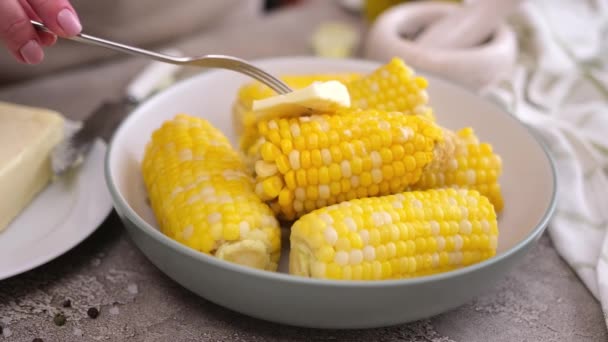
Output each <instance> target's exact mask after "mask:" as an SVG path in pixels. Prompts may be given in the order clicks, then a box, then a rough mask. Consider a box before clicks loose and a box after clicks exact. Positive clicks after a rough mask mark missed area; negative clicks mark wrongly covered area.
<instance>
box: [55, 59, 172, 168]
mask: <svg viewBox="0 0 608 342" xmlns="http://www.w3.org/2000/svg"><path fill="white" fill-rule="evenodd" d="M166 53H168V54H171V55H174V56H178V55H180V53H179V51H175V50H168V51H166ZM180 68H181V67H180V66H178V65H173V64H168V63H162V62H152V63H150V64H149V65H148V66H146V67H145V68H144V69H143V70H142V71H141V72H140V73H139V74H138V75H137V76H135V78H134V79H133V80H132V81H131V82H130V83H129V85H128V86H127V88H126V91H125V95H124V96H123V97H122V98H120V99H118V100H115V101H106V102H103V103H102V104H101V105H100V106H99V107H97V108H96V109H95V110H94V111H93V113H91V115H89V117H88V118H87V119H85V120H84V121H83V122H80V123H76V127H75V129H73V132H71V133H68V134H67V136H66V138H65V139H64V140H63V141H62V142H61V143H59V144H58V145H57V146H56V147H55V148H54V149H53V151H52V154H51V166H52V169H53V173H54V175H55V176H56V177H59V176H62V175H63V174H65V173H66V172H67V171H69V170H71V169H73V168H74V167H76V166H78V165H79V164H80V163H81V162H82V161H83V160H84V158H85V157H86V155H87V153H88V152H89V150H90V149H91V146H92V144H93V142H95V140H97V139H98V138H104V139H109V138H110V136H111V135H112V133H113V132H114V130H115V129H116V128H117V127H118V125H119V124H120V123H121V122H122V120H123V119H124V118H125V117H126V116H127V115H128V114H129V113H130V112H131V111H132V110H133V109H134V108H135V107H136V106H137V105H138V104H140V103H141V102H143V101H144V100H146V99H147V98H148V97H150V96H151V95H152V94H154V93H156V92H157V91H159V90H161V89H163V88H164V87H166V86H168V85H169V84H171V83H172V82H173V81H174V79H175V75H176V74H177V72H178V70H179V69H180Z"/></svg>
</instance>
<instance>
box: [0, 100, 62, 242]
mask: <svg viewBox="0 0 608 342" xmlns="http://www.w3.org/2000/svg"><path fill="white" fill-rule="evenodd" d="M63 137H64V119H63V117H62V116H61V115H60V114H59V113H57V112H54V111H51V110H48V109H42V108H33V107H26V106H21V105H16V104H11V103H6V102H0V232H1V231H2V230H4V229H6V227H7V226H8V225H9V224H10V223H11V222H12V221H13V220H14V219H15V218H16V217H17V216H18V215H19V214H20V213H21V212H22V211H23V210H24V209H25V208H26V207H27V206H28V205H29V204H30V203H31V201H32V200H33V199H34V198H35V197H36V196H37V195H38V194H39V193H40V192H41V191H42V190H43V189H44V188H45V187H46V186H47V185H48V183H49V182H50V180H51V178H52V176H53V172H52V169H51V159H50V155H51V152H52V150H53V148H54V147H55V146H56V145H57V144H58V143H59V142H60V141H61V140H62V139H63Z"/></svg>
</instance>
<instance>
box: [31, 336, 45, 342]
mask: <svg viewBox="0 0 608 342" xmlns="http://www.w3.org/2000/svg"><path fill="white" fill-rule="evenodd" d="M32 342H44V341H43V340H42V339H41V338H40V337H36V338H35V339H33V340H32Z"/></svg>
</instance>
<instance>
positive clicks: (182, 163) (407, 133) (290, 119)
mask: <svg viewBox="0 0 608 342" xmlns="http://www.w3.org/2000/svg"><path fill="white" fill-rule="evenodd" d="M256 64H257V65H259V66H261V67H262V68H264V69H266V70H268V71H270V72H272V73H274V74H276V75H279V76H281V77H282V78H283V79H284V80H285V82H287V83H288V84H289V85H290V86H291V87H292V88H294V89H299V88H305V87H308V86H310V85H312V84H317V83H315V82H324V81H330V80H332V81H333V80H337V81H339V82H341V83H342V84H343V85H344V86H345V87H346V89H347V90H348V94H349V95H350V105H349V106H347V107H345V108H340V109H336V110H331V109H328V110H325V111H317V112H315V111H313V112H307V113H305V114H302V115H298V116H293V115H290V116H287V115H285V116H282V115H280V114H281V113H279V115H274V116H271V117H262V118H260V117H259V116H256V115H255V112H254V111H253V110H252V106H253V104H254V103H255V102H256V101H260V100H263V99H267V98H269V97H272V96H273V95H274V94H273V93H272V91H270V89H268V88H267V87H265V86H263V85H261V84H259V83H257V82H253V81H251V80H250V79H248V78H246V77H244V76H242V75H239V74H236V73H233V72H229V71H221V70H218V71H211V72H206V73H203V74H200V75H198V76H195V77H192V78H190V79H187V80H184V81H182V82H180V83H179V84H176V85H174V86H172V87H171V88H170V89H168V90H166V91H164V92H162V93H160V94H158V95H156V96H155V97H154V98H152V99H150V100H149V101H147V102H146V103H144V104H143V105H141V106H140V107H139V108H138V109H136V110H135V111H134V112H133V113H132V114H131V115H130V116H129V117H128V118H127V119H126V120H125V121H124V122H123V123H122V125H121V127H120V128H119V129H118V130H117V132H116V134H115V135H114V137H113V139H112V142H111V144H110V146H109V149H108V154H107V159H106V180H107V184H108V187H109V189H110V192H111V194H112V197H113V200H114V206H115V208H116V211H117V212H118V214H119V216H120V217H121V219H122V221H123V222H124V224H125V227H126V229H127V231H128V233H129V234H130V236H131V238H132V240H133V241H134V243H135V245H136V246H137V247H138V248H139V249H140V250H141V251H142V252H143V253H144V254H145V255H146V257H147V258H148V259H149V260H150V261H151V262H152V263H153V264H154V265H156V266H157V267H158V268H159V269H160V270H161V271H163V272H164V273H166V274H167V275H168V276H169V277H171V278H172V279H173V280H175V281H176V282H178V283H179V284H181V285H182V286H184V287H185V288H187V289H189V290H191V291H192V292H194V293H196V294H197V295H200V296H202V297H204V298H206V299H208V300H210V301H212V302H215V303H217V304H219V305H222V306H224V307H227V308H229V309H232V310H235V311H237V312H240V313H243V314H246V315H249V316H253V317H257V318H260V319H264V320H268V321H273V322H278V323H282V324H288V325H296V326H302V327H313V328H337V329H351V328H371V327H381V326H389V325H395V324H399V323H404V322H409V321H414V320H418V319H422V318H425V317H429V316H432V315H436V314H439V313H441V312H445V311H447V310H450V309H453V308H455V307H458V306H460V305H462V304H464V303H466V302H467V301H469V300H471V299H472V298H474V297H475V296H476V295H478V294H480V293H482V292H483V291H487V290H489V289H491V288H492V287H493V286H494V285H495V284H496V283H497V282H499V281H501V279H502V278H503V277H504V276H505V275H506V274H507V273H508V272H509V270H510V269H511V268H512V267H514V266H515V265H516V264H517V263H518V262H519V261H520V260H521V259H522V258H523V256H524V255H525V253H526V252H527V251H528V250H529V249H530V247H531V246H532V245H533V244H534V243H535V242H536V241H537V239H538V238H539V237H540V236H541V234H542V232H543V231H544V229H545V227H546V225H547V223H548V221H549V219H550V217H551V215H552V213H553V210H554V207H555V192H556V183H555V171H554V167H553V163H552V161H551V158H550V157H549V155H548V154H547V153H546V149H545V148H544V147H543V144H542V142H541V141H540V140H538V139H537V138H536V137H535V135H534V134H533V133H532V132H531V131H530V130H529V129H528V128H527V127H526V126H525V125H524V124H522V123H521V122H520V121H518V120H517V119H516V118H515V117H513V116H512V115H511V114H509V113H507V112H506V111H505V110H504V109H502V108H500V107H498V106H496V105H494V104H492V103H490V102H489V101H486V100H485V99H483V98H481V97H479V96H477V95H474V94H472V93H470V92H468V91H467V90H465V89H463V88H462V87H459V86H457V85H454V84H452V83H449V82H446V81H444V80H442V79H440V78H437V77H434V76H433V75H429V74H425V73H422V72H420V71H416V70H412V69H411V68H410V67H408V66H407V64H406V62H404V61H402V60H399V59H393V60H390V61H386V63H384V64H382V63H376V62H370V61H362V60H336V59H323V58H314V57H289V58H278V59H268V60H260V61H257V62H256Z"/></svg>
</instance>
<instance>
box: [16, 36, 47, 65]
mask: <svg viewBox="0 0 608 342" xmlns="http://www.w3.org/2000/svg"><path fill="white" fill-rule="evenodd" d="M19 52H20V53H21V57H23V59H24V60H25V62H26V63H27V64H38V63H40V62H42V59H43V58H44V52H43V51H42V48H41V47H40V44H38V42H37V41H35V40H30V41H29V42H27V43H26V44H25V45H23V46H22V47H21V49H20V50H19Z"/></svg>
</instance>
